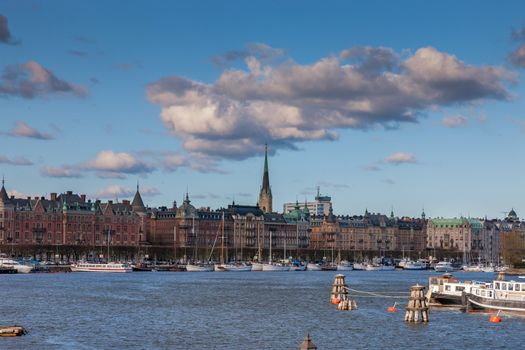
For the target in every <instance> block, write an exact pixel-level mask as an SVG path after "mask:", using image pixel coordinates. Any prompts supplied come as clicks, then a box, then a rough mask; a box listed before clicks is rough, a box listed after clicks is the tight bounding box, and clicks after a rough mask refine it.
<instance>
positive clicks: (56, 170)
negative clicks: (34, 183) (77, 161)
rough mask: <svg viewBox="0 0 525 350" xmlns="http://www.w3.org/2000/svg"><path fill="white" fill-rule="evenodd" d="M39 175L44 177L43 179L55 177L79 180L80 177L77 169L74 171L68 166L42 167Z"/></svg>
mask: <svg viewBox="0 0 525 350" xmlns="http://www.w3.org/2000/svg"><path fill="white" fill-rule="evenodd" d="M40 175H42V176H45V177H56V178H80V177H82V174H81V173H80V172H79V171H78V169H74V168H71V167H68V166H64V167H52V166H46V167H42V168H41V169H40Z"/></svg>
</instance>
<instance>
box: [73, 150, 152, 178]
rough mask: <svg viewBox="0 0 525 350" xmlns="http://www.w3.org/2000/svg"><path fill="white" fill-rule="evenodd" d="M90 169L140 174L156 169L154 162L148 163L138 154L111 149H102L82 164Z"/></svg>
mask: <svg viewBox="0 0 525 350" xmlns="http://www.w3.org/2000/svg"><path fill="white" fill-rule="evenodd" d="M82 167H83V168H85V169H88V170H97V171H101V172H107V173H117V174H118V173H125V174H139V173H149V172H151V171H153V170H154V166H153V165H152V164H148V163H146V162H144V161H142V160H140V159H138V157H137V156H135V155H132V154H130V153H124V152H123V153H115V152H113V151H111V150H106V151H102V152H100V153H99V154H97V156H96V157H95V159H93V160H89V161H87V162H85V163H84V164H83V165H82Z"/></svg>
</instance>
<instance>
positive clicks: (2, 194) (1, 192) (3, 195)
mask: <svg viewBox="0 0 525 350" xmlns="http://www.w3.org/2000/svg"><path fill="white" fill-rule="evenodd" d="M4 184H5V180H4V176H2V189H0V200H1V201H3V202H7V201H8V200H9V196H8V195H7V191H6V190H5V187H4Z"/></svg>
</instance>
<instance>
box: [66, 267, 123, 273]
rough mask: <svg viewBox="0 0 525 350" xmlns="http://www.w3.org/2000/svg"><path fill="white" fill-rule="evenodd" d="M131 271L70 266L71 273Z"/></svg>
mask: <svg viewBox="0 0 525 350" xmlns="http://www.w3.org/2000/svg"><path fill="white" fill-rule="evenodd" d="M132 271H133V269H132V268H131V267H129V268H87V267H74V266H71V272H106V273H128V272H132Z"/></svg>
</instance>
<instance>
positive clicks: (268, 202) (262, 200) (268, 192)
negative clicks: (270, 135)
mask: <svg viewBox="0 0 525 350" xmlns="http://www.w3.org/2000/svg"><path fill="white" fill-rule="evenodd" d="M259 207H260V208H261V209H262V211H263V212H265V213H271V212H272V188H271V187H270V174H269V172H268V144H266V145H265V146H264V174H263V181H262V186H261V192H259Z"/></svg>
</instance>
